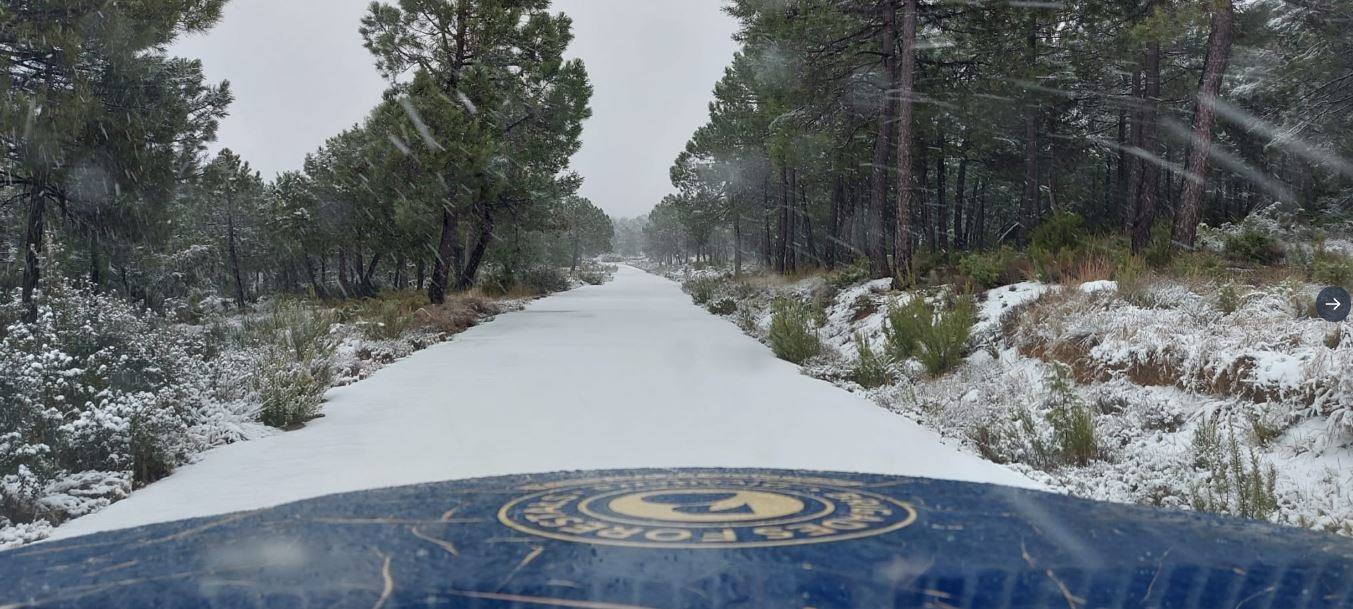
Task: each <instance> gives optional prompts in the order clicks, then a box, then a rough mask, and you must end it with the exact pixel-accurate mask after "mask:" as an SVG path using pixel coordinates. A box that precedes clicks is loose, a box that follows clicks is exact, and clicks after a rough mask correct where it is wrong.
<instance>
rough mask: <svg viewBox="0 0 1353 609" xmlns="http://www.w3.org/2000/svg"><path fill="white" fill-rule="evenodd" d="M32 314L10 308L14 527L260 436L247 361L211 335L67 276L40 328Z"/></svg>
mask: <svg viewBox="0 0 1353 609" xmlns="http://www.w3.org/2000/svg"><path fill="white" fill-rule="evenodd" d="M22 312H23V309H22V307H21V306H20V305H18V304H15V303H14V302H13V301H11V302H9V303H7V304H0V478H2V479H3V480H4V483H3V484H2V485H0V516H3V517H4V518H6V519H8V520H9V521H10V522H11V523H12V524H14V525H19V524H24V523H32V522H35V521H38V520H45V521H49V522H53V523H54V522H60V521H61V520H63V519H65V518H69V517H73V516H76V515H80V514H81V513H85V512H86V511H87V509H93V508H89V507H88V506H89V505H95V504H97V505H104V504H106V503H107V502H111V501H114V500H116V499H118V498H120V496H121V495H125V490H126V489H129V488H130V486H131V485H133V484H145V483H148V482H151V481H154V480H156V479H158V478H160V477H163V476H164V475H166V474H168V473H169V472H170V471H171V470H172V469H173V468H174V467H176V466H178V465H180V464H182V463H184V462H185V461H186V460H187V459H188V458H189V457H190V456H191V455H193V454H195V453H197V452H200V451H201V450H204V449H206V448H208V447H210V446H213V445H216V444H219V443H224V442H228V441H233V440H235V439H240V438H241V437H245V436H253V435H257V430H255V429H252V428H251V427H250V424H249V423H248V420H247V414H246V413H244V412H241V410H242V409H241V408H240V407H239V405H238V402H237V400H240V399H242V398H243V397H244V396H242V395H240V392H239V391H240V390H239V388H238V386H237V385H238V384H237V383H236V382H234V380H233V379H235V378H237V377H238V375H239V372H240V371H241V368H240V367H239V366H238V361H237V360H231V359H229V358H221V357H219V355H220V352H221V348H220V345H216V344H213V340H214V337H213V335H212V334H211V333H208V332H200V331H195V330H192V329H190V328H187V327H184V326H179V325H176V324H173V323H170V321H169V320H168V319H165V318H163V317H160V316H158V315H155V314H153V313H148V312H143V311H138V310H136V309H135V308H133V307H132V306H131V305H129V304H127V303H126V302H125V301H124V300H122V299H121V298H118V297H115V296H108V295H104V294H99V293H97V292H94V291H92V290H89V289H87V288H84V287H83V286H78V285H70V284H65V283H62V282H60V281H53V282H52V283H51V284H49V285H48V288H47V290H46V291H45V292H44V293H43V294H42V298H41V300H40V301H39V304H38V309H37V317H36V320H35V321H33V322H31V323H27V322H24V321H22V317H21V313H22ZM109 480H117V481H118V482H117V483H116V484H113V483H108V482H107V481H109ZM97 481H103V482H99V483H96V482H97ZM124 487H125V488H124ZM78 489H83V490H78ZM109 489H112V490H109ZM78 497H83V498H84V499H80V500H78V501H77V500H76V499H73V498H78ZM81 506H83V507H81Z"/></svg>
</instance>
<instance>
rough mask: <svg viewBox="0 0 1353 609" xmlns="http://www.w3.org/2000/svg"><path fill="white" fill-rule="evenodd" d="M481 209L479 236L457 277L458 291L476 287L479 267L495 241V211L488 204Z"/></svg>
mask: <svg viewBox="0 0 1353 609" xmlns="http://www.w3.org/2000/svg"><path fill="white" fill-rule="evenodd" d="M481 210H482V211H481V212H480V218H479V236H478V238H477V239H475V244H474V248H473V249H471V250H470V257H469V258H468V259H467V260H466V261H465V268H464V269H463V270H462V271H461V272H460V273H459V274H458V275H457V278H456V291H458V292H464V291H466V290H469V289H470V288H472V287H474V282H475V279H476V278H478V277H479V267H480V265H482V264H483V263H484V254H485V253H486V252H488V249H489V244H490V243H492V242H493V227H494V218H493V212H492V211H490V210H489V208H488V207H487V205H485V206H483V207H481Z"/></svg>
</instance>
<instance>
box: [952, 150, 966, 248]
mask: <svg viewBox="0 0 1353 609" xmlns="http://www.w3.org/2000/svg"><path fill="white" fill-rule="evenodd" d="M961 148H967V144H966V143H965V144H963V146H962V147H961ZM967 182H968V157H967V155H966V154H965V155H964V156H963V158H961V159H959V161H958V184H956V185H955V187H954V251H959V250H962V249H963V248H964V247H966V246H967V243H968V236H967V235H965V234H964V229H965V228H966V227H967V225H966V224H964V223H963V212H964V209H963V204H964V200H963V197H964V195H965V194H966V193H965V189H966V188H967Z"/></svg>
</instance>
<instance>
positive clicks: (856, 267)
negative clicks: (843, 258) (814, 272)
mask: <svg viewBox="0 0 1353 609" xmlns="http://www.w3.org/2000/svg"><path fill="white" fill-rule="evenodd" d="M871 276H872V271H871V269H870V265H869V259H868V258H860V259H858V260H856V261H854V262H852V263H850V264H848V265H846V266H843V267H841V268H838V269H837V270H835V271H833V272H832V273H831V274H829V275H827V285H830V286H832V287H834V288H836V289H838V290H844V289H846V288H848V287H850V286H853V285H855V284H857V283H861V282H864V281H868V280H869V278H870V277H871Z"/></svg>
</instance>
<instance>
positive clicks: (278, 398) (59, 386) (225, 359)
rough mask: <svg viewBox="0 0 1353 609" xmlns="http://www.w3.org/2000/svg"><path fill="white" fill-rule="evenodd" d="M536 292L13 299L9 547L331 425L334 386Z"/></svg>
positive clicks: (586, 279) (7, 446)
mask: <svg viewBox="0 0 1353 609" xmlns="http://www.w3.org/2000/svg"><path fill="white" fill-rule="evenodd" d="M613 272H614V267H603V266H598V265H592V264H589V265H587V266H586V267H585V268H583V269H580V272H579V273H578V274H577V275H576V276H572V277H569V276H567V275H565V274H560V275H559V277H560V282H561V285H560V288H563V289H567V288H569V287H576V286H578V285H584V284H587V283H597V282H604V281H606V280H608V279H609V277H610V275H611V274H612V273H613ZM534 297H535V294H534V292H532V293H530V294H524V293H523V294H518V293H514V294H511V295H505V296H498V297H493V298H490V297H487V296H484V295H481V294H478V293H472V294H466V295H456V296H452V297H449V298H448V301H447V303H446V304H444V305H439V306H424V304H425V301H424V300H423V298H424V296H423V295H422V294H420V293H415V292H391V293H387V294H385V295H382V296H381V297H380V298H377V299H372V300H367V301H354V302H345V303H339V304H331V303H315V302H308V301H276V300H266V301H264V302H261V303H259V304H258V305H257V306H256V307H255V308H254V309H253V310H252V311H250V312H247V313H244V314H238V313H237V314H228V313H226V312H225V308H224V307H218V306H214V304H213V303H212V302H209V301H203V302H201V303H198V304H197V305H195V306H194V307H192V310H191V311H187V310H171V311H167V312H165V313H163V314H157V313H152V312H147V311H140V310H137V309H135V308H133V307H132V306H130V305H128V304H127V303H126V302H124V301H123V300H121V299H120V298H118V297H117V296H114V295H105V294H99V293H95V292H92V291H89V290H87V289H84V288H81V287H80V286H76V285H59V286H57V287H55V288H54V289H52V290H50V293H49V294H48V295H47V297H46V299H45V300H44V303H43V305H42V307H41V308H40V315H39V318H38V321H37V322H36V323H23V322H22V321H20V317H21V315H22V309H21V308H20V307H19V306H18V305H17V304H14V303H13V301H12V300H11V301H10V303H9V304H4V305H0V549H3V548H6V547H11V546H15V545H21V544H24V543H28V542H32V541H37V540H40V539H43V538H45V537H47V536H48V535H49V534H50V532H51V530H52V528H53V527H54V526H56V525H59V524H61V523H62V522H64V521H66V520H69V519H72V518H77V517H80V516H84V515H87V514H90V513H92V512H95V511H97V510H100V509H102V508H104V507H106V506H108V505H109V504H111V503H113V502H116V501H119V500H122V499H125V498H126V497H127V496H128V495H129V494H130V493H132V491H133V489H134V488H137V487H140V486H142V485H144V484H147V483H149V482H153V481H155V480H158V479H160V478H163V477H164V476H167V475H170V472H172V471H173V470H174V469H175V468H177V467H179V466H181V465H184V464H188V463H191V462H193V461H195V460H196V459H197V458H198V455H200V454H201V453H202V452H204V451H207V450H209V449H212V448H215V447H219V446H223V445H226V444H232V443H236V442H241V441H247V440H256V439H260V438H264V437H267V436H270V435H273V434H276V433H278V429H277V428H279V427H281V428H286V429H297V428H300V427H302V426H304V424H305V422H306V420H307V419H311V418H313V417H315V416H323V414H322V413H321V412H320V409H321V403H322V401H323V398H324V394H325V393H326V392H327V391H328V390H329V389H330V388H332V387H338V386H344V385H349V384H352V383H355V382H358V381H360V380H363V379H365V378H367V377H369V376H371V375H372V374H373V373H375V372H376V371H377V370H379V369H380V368H382V367H384V366H387V365H389V364H391V363H393V362H395V361H397V360H399V359H402V358H404V357H407V356H409V355H411V354H413V353H415V352H417V351H420V350H422V349H425V348H428V347H430V346H432V345H434V344H437V343H439V342H443V341H446V340H449V339H450V338H451V337H452V336H453V335H455V334H457V333H459V332H462V331H464V330H466V329H468V328H470V327H472V326H475V325H477V324H479V323H481V322H483V321H485V320H487V319H490V318H492V317H493V316H495V315H497V314H499V313H502V312H504V311H509V310H518V309H521V308H522V307H524V306H525V304H526V303H527V302H529V301H530V300H531V299H532V298H534ZM265 423H266V424H265Z"/></svg>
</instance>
